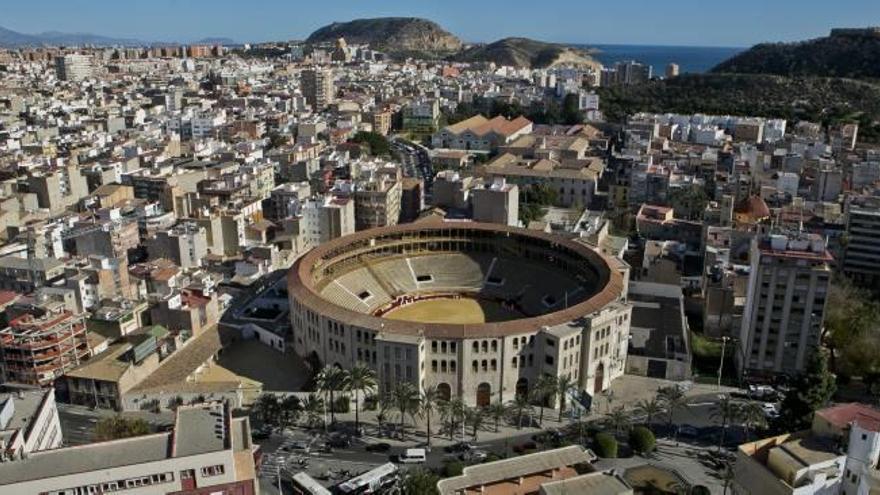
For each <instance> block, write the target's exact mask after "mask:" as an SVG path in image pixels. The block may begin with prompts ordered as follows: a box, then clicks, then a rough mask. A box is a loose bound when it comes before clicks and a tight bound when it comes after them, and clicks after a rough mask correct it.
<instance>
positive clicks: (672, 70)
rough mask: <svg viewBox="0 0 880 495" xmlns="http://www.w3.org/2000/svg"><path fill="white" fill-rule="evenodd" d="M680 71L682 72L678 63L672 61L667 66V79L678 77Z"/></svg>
mask: <svg viewBox="0 0 880 495" xmlns="http://www.w3.org/2000/svg"><path fill="white" fill-rule="evenodd" d="M679 73H680V69H679V67H678V64H676V63H670V64H669V65H667V66H666V79H672V78H673V77H678V74H679Z"/></svg>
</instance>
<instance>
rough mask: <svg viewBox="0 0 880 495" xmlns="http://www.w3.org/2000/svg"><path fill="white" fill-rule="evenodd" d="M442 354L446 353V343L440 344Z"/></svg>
mask: <svg viewBox="0 0 880 495" xmlns="http://www.w3.org/2000/svg"><path fill="white" fill-rule="evenodd" d="M440 352H444V353H445V352H446V341H445V340H444V341H443V342H440Z"/></svg>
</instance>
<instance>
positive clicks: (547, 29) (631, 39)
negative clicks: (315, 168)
mask: <svg viewBox="0 0 880 495" xmlns="http://www.w3.org/2000/svg"><path fill="white" fill-rule="evenodd" d="M383 16H406V17H425V18H428V19H431V20H434V21H436V22H438V23H439V24H441V25H442V26H443V27H444V28H446V29H447V30H448V31H450V32H452V33H453V34H455V35H457V36H459V37H460V38H462V39H463V40H465V41H467V42H482V41H493V40H496V39H499V38H503V37H507V36H525V37H530V38H535V39H540V40H544V41H554V42H561V43H584V44H648V45H689V46H731V47H745V46H750V45H753V44H755V43H759V42H765V41H795V40H801V39H807V38H815V37H819V36H824V35H826V34H827V32H828V30H829V29H831V28H832V27H841V26H843V27H864V26H867V25H880V1H878V0H837V1H834V2H829V1H819V0H739V1H736V2H710V1H707V0H667V1H665V2H664V1H658V0H624V1H607V0H606V1H602V2H599V1H595V0H555V1H552V2H547V1H534V0H531V1H527V0H506V1H502V0H477V1H474V0H373V1H368V0H319V1H315V0H308V1H304V0H149V1H143V0H27V1H22V0H0V26H3V27H5V28H7V29H12V30H14V31H19V32H24V33H37V32H42V31H64V32H88V33H93V34H100V35H105V36H114V37H126V38H136V39H141V40H146V41H181V42H187V41H193V40H198V39H201V38H205V37H228V38H232V39H234V40H236V41H240V42H254V41H269V40H286V39H302V38H305V37H306V36H308V34H309V33H310V32H312V31H313V30H315V29H317V28H319V27H321V26H323V25H325V24H328V23H330V22H333V21H346V20H351V19H356V18H361V17H383Z"/></svg>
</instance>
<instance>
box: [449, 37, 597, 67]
mask: <svg viewBox="0 0 880 495" xmlns="http://www.w3.org/2000/svg"><path fill="white" fill-rule="evenodd" d="M453 59H454V60H455V61H459V62H471V63H473V62H486V63H495V64H496V65H509V66H513V67H525V68H545V67H553V66H556V65H570V66H581V67H594V68H595V67H598V66H599V63H598V62H596V61H595V60H593V59H592V58H591V57H590V56H589V54H588V53H586V52H584V51H582V50H577V49H575V48H571V47H568V46H565V45H559V44H556V43H545V42H543V41H537V40H532V39H528V38H505V39H502V40H498V41H496V42H494V43H489V44H487V45H475V46H473V47H471V48H468V49H466V50H464V51H462V52H461V53H459V54H457V55H455V56H454V57H453Z"/></svg>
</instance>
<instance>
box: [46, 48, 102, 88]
mask: <svg viewBox="0 0 880 495" xmlns="http://www.w3.org/2000/svg"><path fill="white" fill-rule="evenodd" d="M94 74H95V63H94V59H93V58H92V56H91V55H83V54H79V53H71V54H68V55H60V56H58V57H55V75H56V76H57V77H58V79H61V80H62V81H82V80H83V79H87V78H89V77H92V76H93V75H94Z"/></svg>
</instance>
